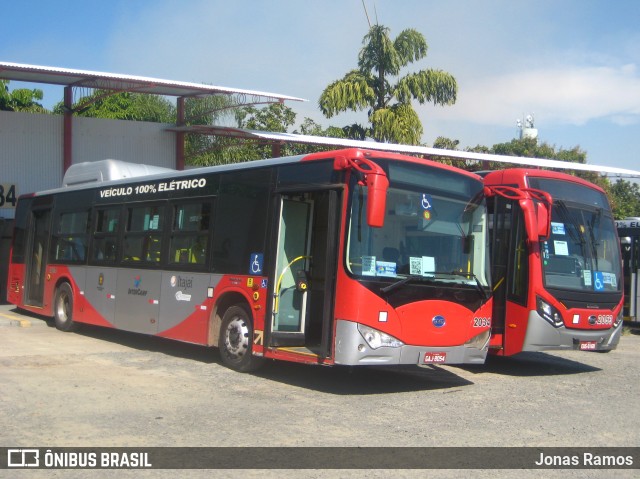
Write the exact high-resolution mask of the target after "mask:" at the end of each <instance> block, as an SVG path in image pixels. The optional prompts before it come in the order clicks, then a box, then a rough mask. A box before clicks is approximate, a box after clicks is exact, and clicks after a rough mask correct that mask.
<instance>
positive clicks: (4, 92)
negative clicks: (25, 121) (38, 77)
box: [0, 80, 49, 113]
mask: <svg viewBox="0 0 640 479" xmlns="http://www.w3.org/2000/svg"><path fill="white" fill-rule="evenodd" d="M42 98H43V93H42V90H40V89H38V88H34V89H33V90H29V89H27V88H18V89H16V90H13V91H9V80H0V110H4V111H25V112H29V113H49V111H48V110H47V109H46V108H44V107H43V106H42V105H41V104H40V103H38V101H39V100H42Z"/></svg>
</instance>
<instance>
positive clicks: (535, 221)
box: [520, 198, 551, 242]
mask: <svg viewBox="0 0 640 479" xmlns="http://www.w3.org/2000/svg"><path fill="white" fill-rule="evenodd" d="M520 208H522V212H523V213H524V225H525V229H526V230H527V237H528V238H529V241H536V242H537V241H541V240H544V239H547V238H548V237H549V234H550V233H551V216H550V214H549V208H548V207H547V205H546V204H544V203H537V202H535V201H533V200H531V199H528V198H527V199H523V200H520Z"/></svg>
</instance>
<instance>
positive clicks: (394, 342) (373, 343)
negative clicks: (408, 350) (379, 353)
mask: <svg viewBox="0 0 640 479" xmlns="http://www.w3.org/2000/svg"><path fill="white" fill-rule="evenodd" d="M358 331H360V334H361V335H362V337H363V338H364V340H365V341H366V342H367V344H368V345H369V347H370V348H371V349H378V348H381V347H383V346H384V347H387V348H399V347H401V346H404V343H403V342H402V341H400V340H399V339H396V338H394V337H393V336H390V335H388V334H387V333H383V332H382V331H378V330H377V329H373V328H370V327H369V326H365V325H364V324H358Z"/></svg>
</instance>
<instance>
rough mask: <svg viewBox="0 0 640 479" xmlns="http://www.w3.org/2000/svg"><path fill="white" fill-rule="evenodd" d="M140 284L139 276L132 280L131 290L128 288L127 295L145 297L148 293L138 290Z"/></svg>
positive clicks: (144, 290)
mask: <svg viewBox="0 0 640 479" xmlns="http://www.w3.org/2000/svg"><path fill="white" fill-rule="evenodd" d="M141 284H142V277H141V276H140V275H138V276H136V277H135V278H133V286H134V287H133V288H129V291H127V294H130V295H133V296H146V295H147V293H148V291H147V290H146V289H140V285H141Z"/></svg>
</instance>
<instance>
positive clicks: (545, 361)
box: [456, 352, 602, 377]
mask: <svg viewBox="0 0 640 479" xmlns="http://www.w3.org/2000/svg"><path fill="white" fill-rule="evenodd" d="M582 354H585V355H589V354H602V353H596V352H584V353H582ZM586 359H587V358H586V357H585V360H586ZM456 367H458V368H461V369H464V370H465V371H469V372H470V373H473V374H486V373H492V374H501V375H505V376H519V377H529V376H531V377H534V376H562V375H569V374H582V373H592V372H596V371H601V369H600V368H597V367H595V366H591V365H590V364H585V363H582V362H580V361H574V360H571V359H566V358H561V357H558V356H554V355H552V354H547V353H541V352H535V353H533V352H525V353H520V354H518V355H516V356H508V357H505V356H487V360H486V362H485V364H484V365H473V366H464V365H461V366H456Z"/></svg>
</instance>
